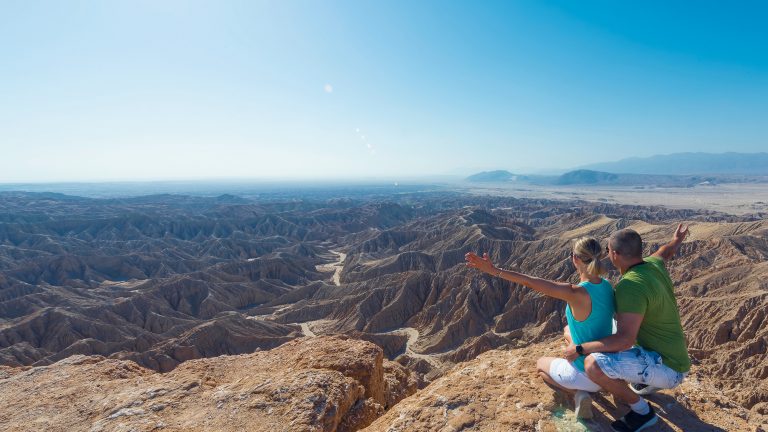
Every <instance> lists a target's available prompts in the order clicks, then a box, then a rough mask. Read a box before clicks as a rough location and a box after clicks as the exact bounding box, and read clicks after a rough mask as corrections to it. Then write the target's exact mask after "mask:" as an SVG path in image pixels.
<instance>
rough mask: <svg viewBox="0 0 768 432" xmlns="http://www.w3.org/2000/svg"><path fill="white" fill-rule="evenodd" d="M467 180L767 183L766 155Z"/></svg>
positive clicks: (687, 156) (671, 159)
mask: <svg viewBox="0 0 768 432" xmlns="http://www.w3.org/2000/svg"><path fill="white" fill-rule="evenodd" d="M466 180H467V181H470V182H484V183H509V182H514V183H530V184H540V185H614V186H663V187H690V186H695V185H699V184H717V183H754V182H768V153H720V154H712V153H675V154H670V155H657V156H651V157H648V158H629V159H622V160H620V161H616V162H604V163H598V164H592V165H588V166H586V167H582V168H579V169H576V170H573V171H569V172H567V173H565V174H562V175H559V176H555V175H519V174H514V173H511V172H509V171H505V170H497V171H484V172H481V173H477V174H474V175H471V176H469V177H467V178H466Z"/></svg>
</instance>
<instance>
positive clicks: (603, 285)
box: [579, 278, 613, 289]
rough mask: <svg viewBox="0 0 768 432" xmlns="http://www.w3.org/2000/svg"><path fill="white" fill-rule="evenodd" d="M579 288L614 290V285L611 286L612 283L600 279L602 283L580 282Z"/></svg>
mask: <svg viewBox="0 0 768 432" xmlns="http://www.w3.org/2000/svg"><path fill="white" fill-rule="evenodd" d="M579 286H582V287H585V288H587V287H589V288H592V287H601V288H610V289H613V285H611V283H610V282H609V281H608V280H607V279H603V278H600V283H592V282H590V281H584V282H580V283H579Z"/></svg>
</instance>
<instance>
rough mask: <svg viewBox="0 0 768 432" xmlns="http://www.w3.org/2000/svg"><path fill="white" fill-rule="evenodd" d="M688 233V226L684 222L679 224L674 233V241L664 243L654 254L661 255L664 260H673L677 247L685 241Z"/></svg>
mask: <svg viewBox="0 0 768 432" xmlns="http://www.w3.org/2000/svg"><path fill="white" fill-rule="evenodd" d="M687 235H688V226H687V225H686V226H683V224H677V229H676V230H675V233H674V234H673V235H672V241H671V242H669V243H667V244H665V245H662V246H661V247H660V248H659V250H657V251H656V252H654V254H653V256H655V257H659V258H661V259H663V260H664V261H669V260H671V259H672V258H673V257H674V256H675V253H677V248H678V247H680V244H682V243H683V240H685V237H686V236H687Z"/></svg>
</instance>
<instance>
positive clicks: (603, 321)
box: [565, 279, 616, 371]
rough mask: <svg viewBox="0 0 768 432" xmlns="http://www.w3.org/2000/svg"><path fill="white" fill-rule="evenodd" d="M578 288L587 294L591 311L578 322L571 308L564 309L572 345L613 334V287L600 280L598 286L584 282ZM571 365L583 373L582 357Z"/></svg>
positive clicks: (614, 308)
mask: <svg viewBox="0 0 768 432" xmlns="http://www.w3.org/2000/svg"><path fill="white" fill-rule="evenodd" d="M579 286H581V287H583V288H584V289H585V290H586V291H587V293H588V294H589V296H590V299H591V303H592V310H591V312H590V313H589V316H587V318H586V319H585V320H583V321H579V320H577V319H576V318H575V317H574V316H573V313H572V311H571V307H570V306H566V307H565V317H566V319H567V321H568V328H569V330H570V332H571V338H572V339H573V343H574V345H580V344H582V343H584V342H590V341H594V340H599V339H602V338H604V337H606V336H610V335H611V334H613V314H614V312H615V310H616V306H615V300H614V297H613V287H612V286H611V284H610V282H608V281H607V280H605V279H602V282H600V283H599V284H594V283H591V282H588V281H585V282H581V283H580V284H579ZM573 364H574V366H576V368H577V369H579V370H580V371H584V356H579V358H577V359H576V360H574V362H573Z"/></svg>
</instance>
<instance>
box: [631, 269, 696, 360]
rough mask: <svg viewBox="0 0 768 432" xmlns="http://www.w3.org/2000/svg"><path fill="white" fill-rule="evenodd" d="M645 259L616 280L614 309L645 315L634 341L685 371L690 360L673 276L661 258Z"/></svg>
mask: <svg viewBox="0 0 768 432" xmlns="http://www.w3.org/2000/svg"><path fill="white" fill-rule="evenodd" d="M644 261H645V264H640V265H637V266H634V267H632V268H631V269H630V270H629V271H628V272H626V273H625V274H624V275H623V276H622V277H621V280H620V281H619V283H617V284H616V312H618V313H623V312H629V313H638V314H642V315H644V317H643V322H642V323H641V324H640V330H639V331H638V332H637V344H638V345H640V346H641V347H643V348H645V349H647V350H651V351H656V352H657V353H659V354H660V355H661V359H662V361H663V362H664V364H665V365H667V366H669V367H670V368H672V369H674V370H676V371H678V372H688V371H689V370H690V369H691V360H690V359H689V358H688V348H687V347H686V344H685V335H684V334H683V326H682V325H681V324H680V311H679V310H678V309H677V300H675V292H674V289H673V288H672V279H670V278H669V273H667V269H666V268H665V267H664V260H662V259H661V258H658V257H647V258H645V259H644Z"/></svg>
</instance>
